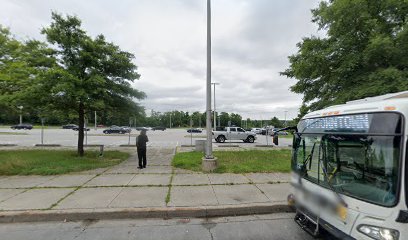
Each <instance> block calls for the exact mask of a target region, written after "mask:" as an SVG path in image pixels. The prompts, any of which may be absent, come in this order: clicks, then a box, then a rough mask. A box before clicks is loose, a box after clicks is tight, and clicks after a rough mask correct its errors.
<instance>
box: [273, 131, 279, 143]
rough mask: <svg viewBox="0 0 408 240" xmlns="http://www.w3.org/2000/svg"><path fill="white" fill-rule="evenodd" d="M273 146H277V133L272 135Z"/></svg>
mask: <svg viewBox="0 0 408 240" xmlns="http://www.w3.org/2000/svg"><path fill="white" fill-rule="evenodd" d="M273 144H275V145H276V146H278V145H279V137H278V134H277V133H275V134H274V135H273Z"/></svg>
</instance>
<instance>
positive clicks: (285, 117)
mask: <svg viewBox="0 0 408 240" xmlns="http://www.w3.org/2000/svg"><path fill="white" fill-rule="evenodd" d="M286 113H288V111H285V127H286Z"/></svg>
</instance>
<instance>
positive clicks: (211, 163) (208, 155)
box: [202, 0, 217, 171]
mask: <svg viewBox="0 0 408 240" xmlns="http://www.w3.org/2000/svg"><path fill="white" fill-rule="evenodd" d="M206 87H207V88H206V93H207V94H206V95H207V101H206V102H207V104H206V107H207V109H206V110H207V111H206V112H207V114H206V117H207V121H206V129H207V130H206V131H207V141H206V146H205V157H203V159H202V161H203V162H202V167H203V170H204V171H213V170H214V169H215V168H216V167H217V159H216V158H214V156H213V152H212V132H211V0H207V86H206Z"/></svg>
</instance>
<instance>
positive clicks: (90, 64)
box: [33, 12, 144, 155]
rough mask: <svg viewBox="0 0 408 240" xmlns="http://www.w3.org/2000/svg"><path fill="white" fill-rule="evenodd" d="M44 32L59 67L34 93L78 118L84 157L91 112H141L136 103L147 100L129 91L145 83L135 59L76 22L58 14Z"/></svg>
mask: <svg viewBox="0 0 408 240" xmlns="http://www.w3.org/2000/svg"><path fill="white" fill-rule="evenodd" d="M41 32H42V34H44V35H45V36H46V38H47V41H48V42H49V43H50V44H51V45H52V46H53V49H54V51H55V54H54V55H55V58H56V59H57V65H56V66H55V67H53V68H52V69H50V70H48V71H47V72H45V73H44V75H43V77H42V78H41V79H42V80H43V81H42V82H41V83H40V84H38V85H36V86H34V87H33V89H34V92H36V93H42V94H41V95H40V96H41V97H40V99H41V100H42V101H43V103H44V104H49V105H50V104H51V105H52V106H53V107H55V108H57V109H61V108H62V109H66V110H71V111H75V112H77V114H78V120H79V121H78V126H79V134H78V153H79V154H80V155H83V139H84V134H83V127H84V121H85V113H86V111H93V110H103V109H107V108H108V109H109V108H111V109H121V108H125V109H128V110H130V109H132V107H133V108H135V107H136V106H135V105H136V103H134V102H133V98H138V99H141V98H144V93H143V92H140V91H138V90H136V89H134V88H132V87H131V85H130V83H131V82H133V81H134V80H136V79H139V77H140V75H139V74H138V73H137V67H136V65H135V64H134V63H133V62H132V60H133V59H134V55H133V54H131V53H129V52H126V51H122V50H121V49H120V48H119V47H118V46H116V45H114V44H113V43H110V42H108V41H106V39H105V37H104V36H103V35H98V36H96V37H95V38H92V37H91V36H89V35H88V34H87V33H86V32H85V30H83V29H82V28H81V21H80V19H79V18H77V17H75V16H69V15H68V16H65V17H64V16H62V15H60V14H57V13H55V12H53V13H52V22H51V25H50V26H48V27H45V28H43V29H42V31H41ZM134 110H135V109H134ZM132 114H133V113H129V117H131V116H132Z"/></svg>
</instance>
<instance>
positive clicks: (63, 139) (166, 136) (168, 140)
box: [0, 127, 292, 148]
mask: <svg viewBox="0 0 408 240" xmlns="http://www.w3.org/2000/svg"><path fill="white" fill-rule="evenodd" d="M102 131H103V129H97V130H94V129H93V128H92V129H91V130H90V131H88V132H87V133H86V137H85V139H84V144H103V145H105V146H108V147H117V146H119V145H126V144H129V134H103V132H102ZM138 134H139V132H138V131H136V130H134V129H133V130H132V132H131V134H130V144H135V141H136V136H137V135H138ZM205 134H206V132H205V131H203V132H202V133H193V134H192V136H193V138H192V143H193V144H194V143H195V140H199V139H202V140H203V139H205ZM147 135H148V137H149V140H150V141H149V143H148V146H154V147H176V146H181V145H190V144H191V138H190V136H191V135H190V134H189V133H187V131H186V129H167V130H165V131H148V132H147ZM77 141H78V132H76V131H73V130H71V129H53V128H48V129H44V138H43V143H44V144H60V145H61V146H76V145H77ZM213 142H214V146H216V147H217V146H220V145H228V144H229V143H231V144H234V145H239V146H241V147H248V148H251V147H255V145H267V144H268V145H272V138H271V137H270V136H269V137H266V136H263V135H257V140H256V141H255V143H243V142H242V141H232V142H230V141H228V140H227V141H226V142H225V143H216V142H215V141H213ZM291 142H292V140H291V139H290V138H280V139H279V146H288V145H289V144H291ZM40 143H41V129H39V128H34V129H32V130H12V129H10V128H8V127H3V128H0V144H17V145H18V146H34V145H35V144H40Z"/></svg>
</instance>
